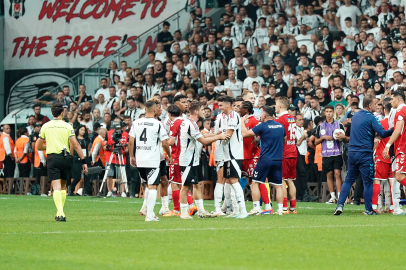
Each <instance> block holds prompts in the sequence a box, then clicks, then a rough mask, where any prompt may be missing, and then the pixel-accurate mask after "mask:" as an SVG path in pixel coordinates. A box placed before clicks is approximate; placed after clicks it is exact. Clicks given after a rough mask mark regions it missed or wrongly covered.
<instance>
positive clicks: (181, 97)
mask: <svg viewBox="0 0 406 270" xmlns="http://www.w3.org/2000/svg"><path fill="white" fill-rule="evenodd" d="M181 99H187V96H185V95H182V94H181V95H177V96H175V97H174V98H173V103H175V102H177V101H180V100H181Z"/></svg>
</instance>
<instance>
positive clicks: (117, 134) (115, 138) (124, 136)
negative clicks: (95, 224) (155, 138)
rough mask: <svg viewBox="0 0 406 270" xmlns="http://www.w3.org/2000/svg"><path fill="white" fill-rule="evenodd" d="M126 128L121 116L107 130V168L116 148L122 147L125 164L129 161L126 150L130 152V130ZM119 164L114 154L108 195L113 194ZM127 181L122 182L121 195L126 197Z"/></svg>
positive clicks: (108, 178)
mask: <svg viewBox="0 0 406 270" xmlns="http://www.w3.org/2000/svg"><path fill="white" fill-rule="evenodd" d="M123 130H125V126H124V123H123V121H122V119H121V118H118V117H117V118H115V119H114V121H113V122H112V124H111V129H110V130H109V131H108V132H107V144H106V145H105V146H104V148H105V149H104V150H105V151H106V168H107V164H108V162H109V161H110V157H111V155H112V153H113V150H114V148H115V147H116V148H117V147H120V148H121V150H120V151H121V153H122V155H123V159H124V166H125V164H126V163H127V162H126V161H127V159H126V155H125V154H126V152H128V149H127V142H128V132H126V131H123ZM117 164H119V160H118V157H117V156H114V157H113V158H112V160H111V166H110V170H109V172H108V174H107V190H108V193H107V197H111V196H112V195H113V193H112V190H113V186H114V182H113V177H114V176H115V175H118V172H119V171H117V173H116V170H119V167H117ZM124 187H125V183H122V186H121V196H122V197H126V194H125V189H124Z"/></svg>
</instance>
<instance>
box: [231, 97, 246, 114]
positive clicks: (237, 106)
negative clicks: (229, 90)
mask: <svg viewBox="0 0 406 270" xmlns="http://www.w3.org/2000/svg"><path fill="white" fill-rule="evenodd" d="M243 101H244V100H243V99H242V97H236V98H235V100H234V103H233V110H234V111H235V112H236V113H240V108H241V103H242V102H243Z"/></svg>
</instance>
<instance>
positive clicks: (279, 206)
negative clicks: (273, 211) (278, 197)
mask: <svg viewBox="0 0 406 270" xmlns="http://www.w3.org/2000/svg"><path fill="white" fill-rule="evenodd" d="M278 212H283V203H278Z"/></svg>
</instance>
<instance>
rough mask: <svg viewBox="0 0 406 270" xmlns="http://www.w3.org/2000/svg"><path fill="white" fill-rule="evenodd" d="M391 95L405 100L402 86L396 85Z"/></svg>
mask: <svg viewBox="0 0 406 270" xmlns="http://www.w3.org/2000/svg"><path fill="white" fill-rule="evenodd" d="M391 95H392V96H394V97H400V98H402V100H403V101H405V93H404V92H403V88H402V89H400V87H398V89H397V90H396V91H392V93H391Z"/></svg>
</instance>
